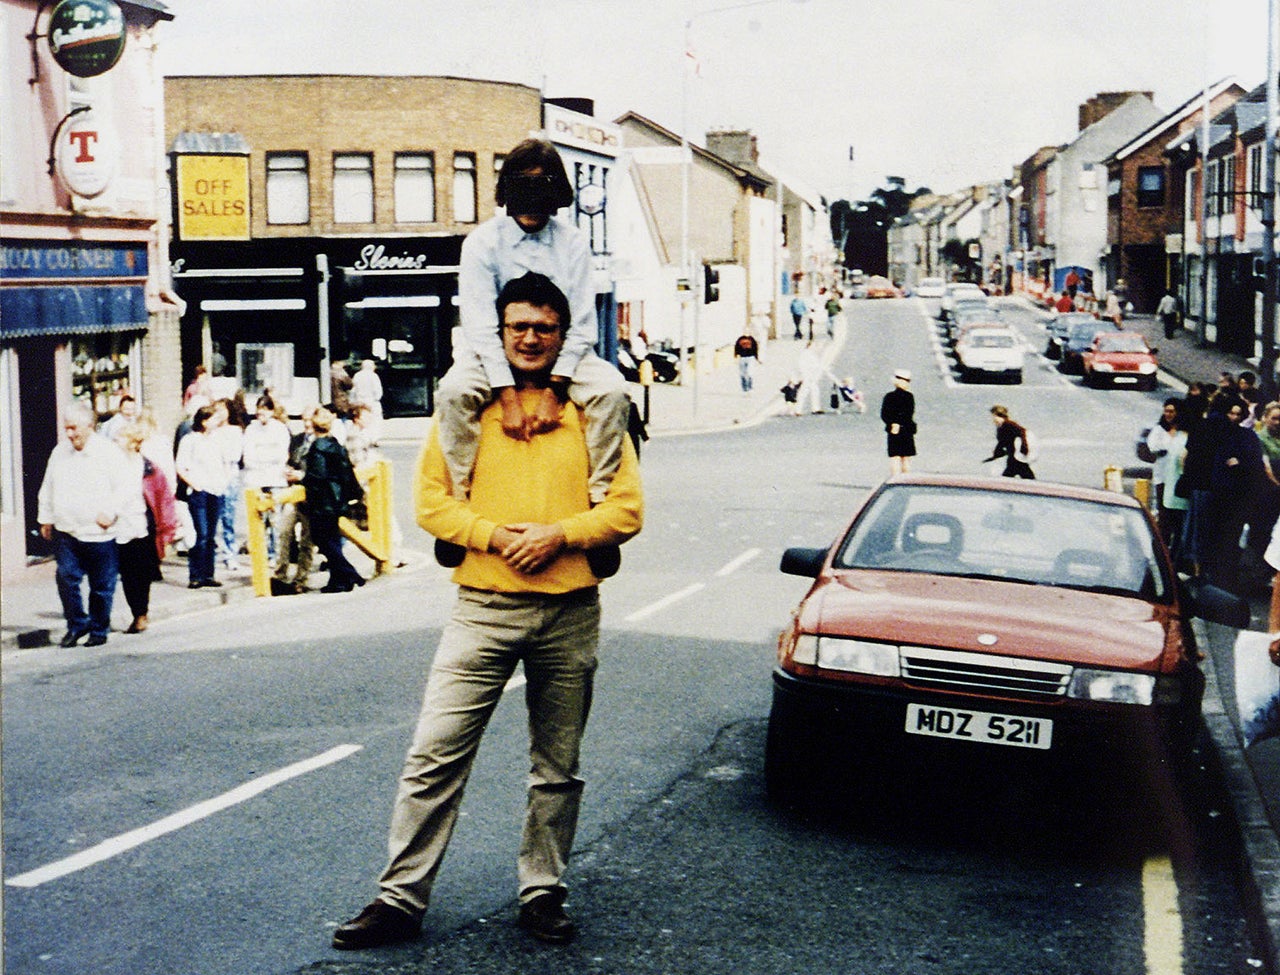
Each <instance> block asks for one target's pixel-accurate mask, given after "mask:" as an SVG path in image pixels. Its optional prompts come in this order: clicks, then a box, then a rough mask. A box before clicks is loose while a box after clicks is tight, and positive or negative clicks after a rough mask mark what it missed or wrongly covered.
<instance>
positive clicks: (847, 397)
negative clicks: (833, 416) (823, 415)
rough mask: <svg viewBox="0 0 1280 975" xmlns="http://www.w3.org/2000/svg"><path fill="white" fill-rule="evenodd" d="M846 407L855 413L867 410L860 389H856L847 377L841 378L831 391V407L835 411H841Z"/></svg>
mask: <svg viewBox="0 0 1280 975" xmlns="http://www.w3.org/2000/svg"><path fill="white" fill-rule="evenodd" d="M846 407H848V408H849V409H852V410H853V411H854V412H855V413H865V412H867V403H866V400H865V399H864V398H863V396H862V390H860V389H858V387H856V386H855V385H854V384H853V380H852V379H849V378H845V379H841V380H840V381H839V382H838V383H836V385H835V388H834V389H832V391H831V408H832V409H834V410H835V411H836V412H837V413H843V412H844V411H845V408H846Z"/></svg>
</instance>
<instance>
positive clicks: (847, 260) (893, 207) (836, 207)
mask: <svg viewBox="0 0 1280 975" xmlns="http://www.w3.org/2000/svg"><path fill="white" fill-rule="evenodd" d="M930 192H931V191H930V190H929V189H928V188H927V187H920V188H919V189H917V190H914V191H912V192H908V191H907V189H906V181H905V180H903V179H902V177H900V176H887V177H885V185H884V186H881V187H878V188H877V189H876V190H875V191H874V192H872V193H871V195H870V197H868V198H867V199H866V200H862V201H860V202H858V203H856V204H851V203H849V202H848V201H847V200H836V201H835V203H833V204H831V238H832V240H833V241H834V242H835V245H836V247H837V248H839V250H840V251H841V253H843V255H844V266H845V267H847V268H861V269H862V270H863V271H866V272H867V273H868V274H888V272H889V227H891V226H892V225H893V222H894V221H895V220H896V219H898V217H902V216H905V215H906V214H907V213H908V212H909V211H910V210H911V202H912V201H913V200H914V199H915V198H916V197H918V196H923V195H926V194H928V193H930Z"/></svg>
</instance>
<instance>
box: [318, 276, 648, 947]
mask: <svg viewBox="0 0 1280 975" xmlns="http://www.w3.org/2000/svg"><path fill="white" fill-rule="evenodd" d="M497 306H498V321H499V322H501V323H502V326H501V327H502V345H503V350H504V352H505V353H506V356H507V361H508V362H509V363H510V364H511V370H512V374H513V376H514V377H515V380H516V386H517V389H518V390H519V395H520V396H521V397H524V398H527V399H528V400H529V403H527V404H526V409H531V408H532V403H533V401H534V400H535V399H536V398H537V397H539V396H541V395H542V393H543V391H544V390H545V389H547V388H553V389H554V384H553V383H552V381H551V367H552V366H553V365H554V364H555V362H556V358H557V356H558V355H559V352H560V347H561V345H562V344H563V342H564V335H565V331H566V330H567V329H568V326H569V315H570V313H569V303H568V300H567V299H566V298H565V296H564V294H563V293H562V292H561V291H560V289H559V288H557V287H556V286H555V284H554V283H552V281H551V280H550V279H549V278H547V277H544V276H543V275H540V274H533V273H530V274H526V275H524V276H523V277H520V278H516V279H515V280H513V281H511V282H509V283H508V284H507V285H506V286H505V287H504V288H503V289H502V292H501V293H500V294H499V295H498V301H497ZM557 394H558V395H559V397H560V400H561V403H562V412H561V417H560V424H559V426H558V427H556V428H555V429H553V430H551V431H550V432H546V433H541V434H539V435H537V436H534V437H530V438H529V439H527V440H519V439H514V438H512V437H510V436H508V435H506V434H505V433H503V429H502V411H501V407H500V406H499V405H497V404H496V403H495V404H491V405H490V406H489V407H488V409H486V410H485V411H484V412H483V413H482V414H481V417H480V425H481V429H480V448H479V452H478V453H477V455H476V462H475V469H474V472H473V475H472V483H471V493H470V496H469V497H468V498H467V499H466V500H461V499H458V498H456V497H454V493H453V491H452V485H451V484H450V481H449V474H448V469H447V467H446V465H445V461H444V455H443V453H442V452H441V449H440V442H439V438H438V437H437V435H436V430H435V428H434V427H433V428H432V431H431V434H430V436H429V438H428V441H427V444H426V447H425V448H424V449H423V452H422V455H421V457H420V458H419V460H418V470H417V476H416V479H415V483H414V503H415V507H416V509H417V517H418V524H419V525H421V526H422V527H423V528H424V529H426V530H427V531H428V532H430V533H431V534H433V535H435V536H436V537H437V538H439V539H443V540H444V541H447V542H451V543H454V544H457V545H461V546H464V547H465V548H466V555H465V557H464V558H463V560H462V563H461V564H460V565H459V566H458V567H457V569H456V570H455V571H454V574H453V581H454V582H456V583H457V584H458V601H457V604H456V605H455V607H454V610H453V614H452V616H451V618H450V620H449V622H448V623H447V624H446V626H445V629H444V632H443V634H442V635H441V638H440V647H439V649H438V650H437V651H436V657H435V661H434V662H433V663H432V666H431V673H430V676H429V677H428V679H427V689H426V694H425V697H424V700H423V705H422V712H421V715H420V717H419V720H418V727H417V731H416V732H415V733H414V737H413V743H412V744H411V745H410V747H409V753H408V756H407V758H406V759H405V765H404V770H403V772H402V773H401V777H400V787H399V791H398V793H397V795H396V803H395V810H394V812H393V813H392V820H391V834H390V838H389V843H388V846H389V849H390V863H389V864H388V866H387V868H386V870H385V871H384V872H383V874H382V877H381V878H380V879H379V887H380V890H379V894H378V897H377V899H376V900H374V901H373V903H371V904H370V905H369V906H368V907H366V908H365V909H364V910H363V911H362V912H361V913H360V914H359V915H358V916H357V917H355V918H353V919H352V920H351V921H348V922H347V923H346V924H343V925H341V926H340V927H338V928H337V929H336V931H335V932H334V935H333V946H334V947H335V948H340V949H356V948H374V947H378V946H381V945H387V944H393V943H396V942H400V941H408V940H411V939H413V938H416V937H418V935H419V934H420V932H421V926H422V916H423V914H424V912H425V911H426V908H427V902H428V899H429V897H430V892H431V885H432V883H433V881H434V879H435V876H436V873H437V871H438V870H439V867H440V862H441V860H442V858H443V857H444V852H445V848H446V846H447V845H448V842H449V837H450V835H451V834H452V832H453V826H454V823H455V822H456V820H457V816H458V809H459V806H460V804H461V801H462V791H463V788H464V786H465V785H466V781H467V776H468V774H469V773H470V771H471V765H472V762H473V760H474V758H475V754H476V749H477V748H478V747H479V744H480V738H481V735H483V733H484V729H485V726H486V725H487V724H488V721H489V717H490V716H491V715H492V713H493V709H494V707H495V706H496V705H497V703H498V701H499V700H500V699H501V697H502V692H503V688H504V687H505V686H506V684H507V681H508V680H509V679H510V678H511V676H512V674H513V673H514V671H515V668H516V665H517V664H519V663H523V664H524V673H525V677H526V679H527V680H528V687H527V690H526V693H525V701H526V704H527V706H528V708H529V754H530V761H531V767H532V771H531V773H530V777H529V799H528V806H527V812H526V816H525V823H524V835H523V839H522V842H521V844H520V854H519V858H518V861H517V869H518V875H519V883H520V915H519V924H520V927H522V928H523V929H525V930H526V931H528V932H529V933H530V934H532V935H533V936H534V937H536V938H539V939H540V940H543V941H548V942H552V943H560V944H563V943H566V942H568V941H570V940H572V939H573V936H574V926H573V922H572V921H571V920H570V919H569V917H568V915H567V914H566V913H565V910H564V900H565V894H566V888H565V886H564V884H563V882H562V880H561V876H562V874H563V872H564V869H565V866H566V864H567V862H568V859H569V853H570V850H571V849H572V847H573V837H574V832H575V829H576V826H577V818H578V806H579V801H580V799H581V795H582V785H583V783H582V780H581V779H580V778H578V752H579V746H580V744H581V741H582V732H583V729H584V728H585V727H586V722H587V714H588V711H589V710H590V705H591V689H592V680H593V675H594V673H595V668H596V647H597V645H598V643H599V635H600V601H599V590H598V583H599V578H598V577H597V576H596V575H595V574H594V573H593V572H592V570H591V566H590V563H589V562H588V560H587V557H586V553H587V551H588V550H590V549H593V548H600V547H605V546H611V545H618V544H620V543H621V542H624V541H626V540H627V539H628V538H630V537H631V536H632V535H635V534H636V533H637V532H638V531H639V530H640V526H641V522H642V518H643V509H644V502H643V497H642V494H641V489H640V477H639V472H638V465H637V462H636V457H635V453H634V451H633V450H632V448H631V443H630V441H629V439H627V438H625V437H624V438H623V439H624V440H626V447H625V451H624V456H623V459H622V463H621V466H620V467H619V469H618V472H617V474H616V475H615V477H614V479H613V482H612V484H611V485H610V487H609V492H608V496H607V497H606V498H605V499H604V501H602V502H601V503H600V504H597V505H595V506H594V507H593V506H592V505H591V501H590V498H589V496H588V493H587V479H588V475H589V460H588V455H587V449H586V439H585V437H584V434H583V420H582V414H581V410H580V409H579V408H578V407H576V406H574V405H573V404H572V403H567V402H566V397H565V395H564V394H563V391H560V390H557Z"/></svg>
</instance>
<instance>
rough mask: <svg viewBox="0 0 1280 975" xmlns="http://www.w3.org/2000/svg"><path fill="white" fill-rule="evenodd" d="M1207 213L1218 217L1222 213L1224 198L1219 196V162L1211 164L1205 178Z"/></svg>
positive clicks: (1214, 161)
mask: <svg viewBox="0 0 1280 975" xmlns="http://www.w3.org/2000/svg"><path fill="white" fill-rule="evenodd" d="M1204 192H1205V207H1206V210H1205V212H1206V213H1208V214H1209V216H1211V217H1216V216H1217V215H1218V214H1220V213H1221V212H1222V198H1221V197H1220V196H1218V161H1217V160H1216V159H1215V160H1213V161H1212V162H1210V163H1209V168H1208V169H1207V170H1206V171H1205V176H1204Z"/></svg>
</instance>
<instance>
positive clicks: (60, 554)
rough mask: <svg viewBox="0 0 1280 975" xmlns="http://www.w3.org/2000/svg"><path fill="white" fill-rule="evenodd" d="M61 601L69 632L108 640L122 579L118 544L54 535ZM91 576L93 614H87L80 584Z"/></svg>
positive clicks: (90, 612)
mask: <svg viewBox="0 0 1280 975" xmlns="http://www.w3.org/2000/svg"><path fill="white" fill-rule="evenodd" d="M53 539H54V550H53V551H54V559H55V560H56V561H57V564H58V571H57V573H56V574H55V576H54V578H55V579H56V580H57V583H58V598H59V599H60V600H62V614H63V615H64V616H65V617H66V618H67V629H68V631H70V632H72V633H76V634H80V633H88V634H89V635H90V636H100V637H104V638H105V637H106V635H107V634H108V633H110V632H111V602H112V600H113V599H114V598H115V594H116V580H117V579H118V578H119V568H118V562H117V560H116V543H115V542H114V541H108V542H82V541H80V540H79V539H78V538H75V537H74V536H72V535H68V534H67V533H66V532H54V536H53ZM86 575H87V576H88V577H89V612H87V613H86V612H85V611H84V595H83V593H82V592H81V591H80V584H81V583H82V582H83V581H84V577H85V576H86Z"/></svg>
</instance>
